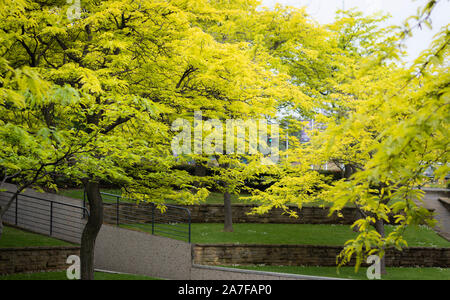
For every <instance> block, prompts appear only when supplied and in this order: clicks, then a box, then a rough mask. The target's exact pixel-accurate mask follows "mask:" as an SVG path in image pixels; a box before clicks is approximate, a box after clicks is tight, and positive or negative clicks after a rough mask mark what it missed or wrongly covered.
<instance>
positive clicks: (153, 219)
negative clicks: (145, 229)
mask: <svg viewBox="0 0 450 300" xmlns="http://www.w3.org/2000/svg"><path fill="white" fill-rule="evenodd" d="M152 234H153V235H154V234H155V203H152Z"/></svg>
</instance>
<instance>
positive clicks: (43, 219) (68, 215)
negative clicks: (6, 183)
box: [0, 191, 89, 242]
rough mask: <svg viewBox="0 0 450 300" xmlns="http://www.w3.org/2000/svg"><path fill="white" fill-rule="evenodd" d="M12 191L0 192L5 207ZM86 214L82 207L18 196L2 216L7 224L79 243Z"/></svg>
mask: <svg viewBox="0 0 450 300" xmlns="http://www.w3.org/2000/svg"><path fill="white" fill-rule="evenodd" d="M14 194H15V193H14V192H10V191H3V192H1V193H0V204H1V205H2V206H3V205H6V204H7V203H8V202H9V200H10V199H11V197H13V196H14ZM88 215H89V211H88V210H87V209H86V208H85V207H82V206H78V205H74V204H70V203H64V202H58V201H53V200H48V199H44V198H40V197H36V196H30V195H26V194H19V195H16V196H15V199H14V202H13V203H12V204H11V206H10V207H9V209H8V210H7V211H6V213H5V215H4V216H3V220H4V221H5V222H6V223H9V224H11V225H15V226H17V227H20V228H24V229H27V230H30V231H33V232H36V233H41V234H45V235H49V236H52V237H55V238H59V239H63V240H67V241H71V242H80V240H81V235H82V233H83V229H84V225H85V220H84V218H85V217H86V216H88Z"/></svg>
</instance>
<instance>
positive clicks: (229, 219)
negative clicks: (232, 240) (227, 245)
mask: <svg viewBox="0 0 450 300" xmlns="http://www.w3.org/2000/svg"><path fill="white" fill-rule="evenodd" d="M223 204H224V208H225V210H224V211H225V224H224V228H223V230H224V231H225V232H233V214H232V211H231V195H230V193H229V192H225V193H224V194H223Z"/></svg>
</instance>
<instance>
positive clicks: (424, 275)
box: [224, 266, 450, 280]
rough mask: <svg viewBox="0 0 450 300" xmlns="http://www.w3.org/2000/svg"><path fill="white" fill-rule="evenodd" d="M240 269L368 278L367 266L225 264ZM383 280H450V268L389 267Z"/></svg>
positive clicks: (382, 277)
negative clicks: (357, 267)
mask: <svg viewBox="0 0 450 300" xmlns="http://www.w3.org/2000/svg"><path fill="white" fill-rule="evenodd" d="M224 267H231V268H238V269H246V270H255V271H265V272H276V273H289V274H298V275H309V276H322V277H334V278H346V279H359V280H367V275H366V272H367V268H361V269H360V270H359V272H358V273H355V268H353V267H342V268H341V269H340V270H339V274H338V273H337V268H336V267H301V266H300V267H295V266H224ZM381 279H382V280H450V269H449V268H445V269H442V268H387V274H386V275H382V276H381Z"/></svg>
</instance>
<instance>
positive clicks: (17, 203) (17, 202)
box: [15, 195, 19, 226]
mask: <svg viewBox="0 0 450 300" xmlns="http://www.w3.org/2000/svg"><path fill="white" fill-rule="evenodd" d="M18 206H19V197H18V195H16V212H15V223H16V226H17V224H18V223H19V222H18V220H17V212H18Z"/></svg>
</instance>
